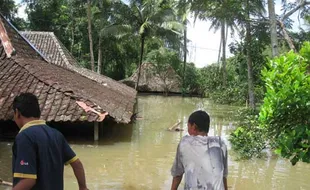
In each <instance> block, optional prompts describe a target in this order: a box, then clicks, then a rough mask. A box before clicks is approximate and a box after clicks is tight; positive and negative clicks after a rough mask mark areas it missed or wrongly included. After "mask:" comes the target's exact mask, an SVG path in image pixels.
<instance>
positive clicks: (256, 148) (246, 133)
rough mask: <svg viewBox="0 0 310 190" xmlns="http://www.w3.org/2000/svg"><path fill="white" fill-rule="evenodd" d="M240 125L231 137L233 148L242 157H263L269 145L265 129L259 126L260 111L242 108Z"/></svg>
mask: <svg viewBox="0 0 310 190" xmlns="http://www.w3.org/2000/svg"><path fill="white" fill-rule="evenodd" d="M237 120H238V126H239V127H237V128H236V129H235V130H234V131H233V132H232V133H231V134H230V137H229V141H230V142H231V145H232V149H233V150H234V151H235V152H237V153H238V157H239V158H240V159H250V158H252V157H258V158H260V157H262V156H263V155H264V154H263V153H262V151H263V150H264V149H265V148H266V146H267V143H266V142H267V140H266V136H265V134H266V133H265V131H264V129H262V128H260V127H259V122H258V112H257V111H255V110H252V109H241V110H239V111H238V114H237Z"/></svg>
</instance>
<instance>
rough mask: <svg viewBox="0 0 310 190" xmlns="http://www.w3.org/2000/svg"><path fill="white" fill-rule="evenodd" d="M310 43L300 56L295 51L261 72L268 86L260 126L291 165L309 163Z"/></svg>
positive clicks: (305, 46)
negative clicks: (300, 162)
mask: <svg viewBox="0 0 310 190" xmlns="http://www.w3.org/2000/svg"><path fill="white" fill-rule="evenodd" d="M309 54H310V43H309V42H308V43H305V44H304V47H303V48H302V49H301V51H300V55H299V54H296V53H294V52H289V53H286V54H285V55H283V56H280V57H278V58H275V59H274V60H271V61H270V62H269V63H268V64H267V68H264V69H263V71H262V76H263V80H264V82H265V85H266V93H265V98H264V103H263V105H262V107H261V111H260V114H259V119H260V123H261V126H262V128H263V129H266V131H267V135H268V138H269V139H271V140H273V141H274V142H275V147H276V150H275V152H276V153H277V154H279V155H281V156H282V157H284V158H289V159H290V160H291V162H292V164H293V165H294V164H296V163H297V162H298V161H303V162H310V151H309V148H310V76H309V74H307V67H308V66H309V59H308V56H309Z"/></svg>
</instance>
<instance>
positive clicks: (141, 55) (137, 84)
mask: <svg viewBox="0 0 310 190" xmlns="http://www.w3.org/2000/svg"><path fill="white" fill-rule="evenodd" d="M144 41H145V36H144V35H143V34H142V35H141V47H140V61H139V70H138V78H137V82H136V86H135V90H137V91H138V87H139V81H140V74H141V66H142V61H143V52H144Z"/></svg>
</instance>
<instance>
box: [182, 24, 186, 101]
mask: <svg viewBox="0 0 310 190" xmlns="http://www.w3.org/2000/svg"><path fill="white" fill-rule="evenodd" d="M183 43H184V44H183V45H184V48H183V53H184V57H183V90H182V93H183V95H184V92H185V68H186V62H187V23H186V21H185V22H184V42H183Z"/></svg>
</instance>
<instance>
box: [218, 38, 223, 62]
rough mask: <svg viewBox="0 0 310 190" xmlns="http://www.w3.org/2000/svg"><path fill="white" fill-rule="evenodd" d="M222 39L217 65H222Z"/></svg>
mask: <svg viewBox="0 0 310 190" xmlns="http://www.w3.org/2000/svg"><path fill="white" fill-rule="evenodd" d="M222 43H223V42H222V38H221V42H220V47H219V54H218V57H217V64H218V65H220V59H221V53H222Z"/></svg>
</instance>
